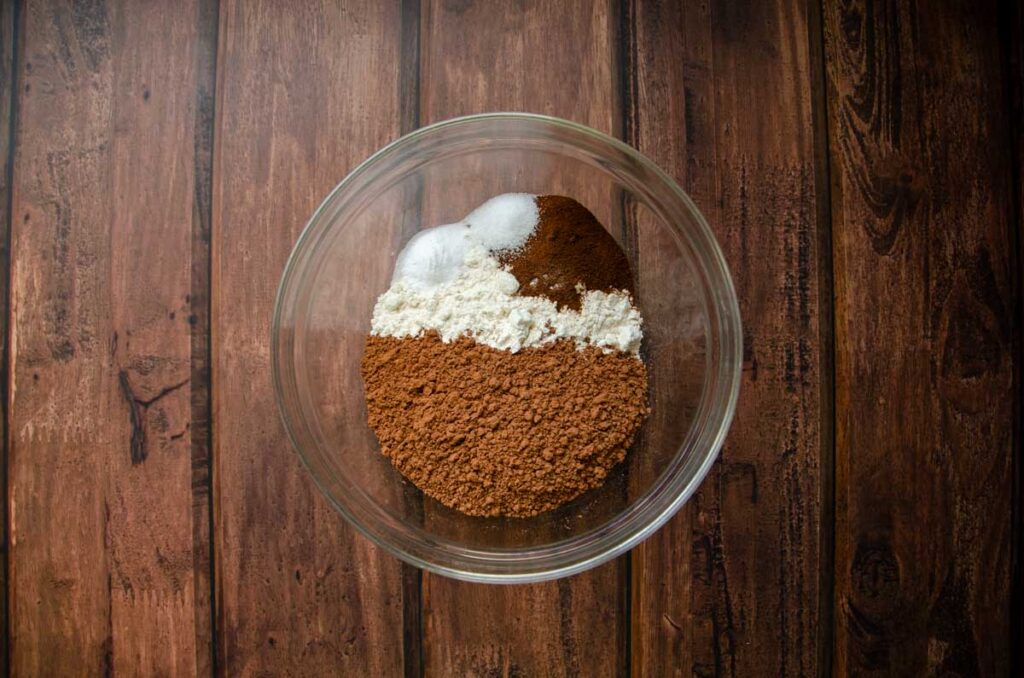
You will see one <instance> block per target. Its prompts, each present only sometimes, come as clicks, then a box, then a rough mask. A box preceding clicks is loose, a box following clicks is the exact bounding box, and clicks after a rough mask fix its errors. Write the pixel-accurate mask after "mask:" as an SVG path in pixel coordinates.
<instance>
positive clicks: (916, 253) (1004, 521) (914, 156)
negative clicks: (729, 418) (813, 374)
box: [824, 2, 1017, 675]
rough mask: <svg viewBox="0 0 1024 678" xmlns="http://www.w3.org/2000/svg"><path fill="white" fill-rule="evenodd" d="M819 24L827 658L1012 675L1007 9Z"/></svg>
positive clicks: (871, 666)
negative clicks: (826, 222)
mask: <svg viewBox="0 0 1024 678" xmlns="http://www.w3.org/2000/svg"><path fill="white" fill-rule="evenodd" d="M824 18H825V36H826V49H827V54H828V74H829V99H828V101H829V111H830V116H829V142H830V147H831V148H832V151H833V153H832V155H831V163H832V173H833V186H834V187H835V190H834V192H833V195H832V207H833V209H832V239H833V244H834V256H835V299H836V330H835V331H836V391H835V393H836V412H837V413H838V416H837V418H836V451H835V459H836V480H837V482H836V492H837V501H836V506H837V510H836V523H835V535H836V561H837V563H840V564H842V565H843V567H841V568H837V570H836V585H835V600H836V625H835V648H836V665H837V666H838V667H841V668H843V669H844V670H846V671H849V672H850V673H868V672H875V673H879V674H881V675H891V674H893V673H896V674H900V675H915V674H916V675H924V674H927V675H946V674H949V673H953V674H958V675H975V674H979V673H980V674H983V675H1006V673H1007V672H1008V671H1009V661H1010V637H1009V634H1008V633H1007V628H1008V620H1009V615H1010V610H1009V604H1010V596H1009V595H1008V591H1009V589H1010V562H1011V549H1012V543H1013V541H1012V536H1011V532H1012V528H1011V516H1012V512H1011V502H1012V489H1013V486H1012V483H1011V482H1010V481H1009V479H1010V478H1012V473H1013V447H1014V440H1013V428H1014V416H1015V414H1016V406H1015V397H1016V395H1017V386H1016V384H1015V363H1016V358H1017V355H1016V350H1015V345H1014V344H1015V340H1014V331H1015V321H1016V319H1015V314H1016V312H1017V308H1016V307H1017V291H1016V288H1015V284H1014V280H1013V275H1014V274H1013V268H1014V267H1015V266H1016V265H1017V264H1016V255H1017V252H1016V251H1015V247H1014V246H1013V240H1012V239H1011V237H1010V236H1011V233H1012V231H1013V230H1014V229H1016V228H1017V220H1016V215H1015V214H1014V197H1013V195H1014V193H1013V192H1014V190H1015V189H1014V186H1013V177H1012V171H1011V168H1012V162H1013V160H1012V154H1011V145H1010V138H1011V134H1010V121H1009V119H1008V117H1007V113H1008V112H1009V110H1010V105H1009V99H1008V86H1007V85H1008V77H1007V74H1006V71H1005V64H1004V61H1003V59H1004V53H1003V51H1002V48H1001V47H1000V40H999V25H998V17H997V8H996V7H995V3H992V2H974V3H965V4H963V5H962V6H958V7H956V8H955V9H950V10H949V11H945V12H936V11H935V8H934V6H932V5H931V4H929V3H915V2H894V3H888V4H886V5H884V6H877V7H875V6H871V5H868V4H862V3H850V4H849V5H845V6H841V7H839V6H836V7H830V8H828V10H827V11H826V12H825V15H824ZM880 304H882V305H883V307H884V309H885V312H884V313H880V312H879V305H880Z"/></svg>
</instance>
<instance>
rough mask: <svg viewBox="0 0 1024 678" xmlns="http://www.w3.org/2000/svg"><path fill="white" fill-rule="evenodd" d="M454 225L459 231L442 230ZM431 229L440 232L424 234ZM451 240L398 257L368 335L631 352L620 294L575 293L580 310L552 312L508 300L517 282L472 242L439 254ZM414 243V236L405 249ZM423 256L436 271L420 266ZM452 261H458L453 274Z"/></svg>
mask: <svg viewBox="0 0 1024 678" xmlns="http://www.w3.org/2000/svg"><path fill="white" fill-rule="evenodd" d="M474 226H476V224H474ZM455 227H459V228H462V227H461V226H457V225H453V226H446V227H442V228H444V229H453V228H455ZM435 230H440V229H431V230H430V231H424V234H426V233H430V232H431V231H435ZM454 235H457V234H453V233H452V231H451V230H449V231H445V232H442V233H440V234H439V235H438V236H437V237H436V240H434V239H432V237H430V236H427V237H426V238H425V240H426V242H427V243H429V246H425V245H424V244H423V243H422V242H421V244H420V245H418V246H416V247H417V248H421V250H422V251H421V252H420V254H421V255H424V256H423V257H422V258H421V257H420V256H419V255H415V256H407V252H406V251H403V252H402V254H401V255H400V256H399V259H398V264H396V270H395V280H394V281H393V282H392V285H391V288H390V289H388V291H387V292H385V293H384V294H382V295H381V296H380V298H379V299H378V300H377V305H376V306H375V307H374V309H373V322H372V329H371V332H372V334H375V335H379V336H391V337H415V336H419V335H421V334H423V333H424V332H426V331H428V330H435V331H437V332H438V334H440V336H441V339H442V340H444V341H446V342H448V341H452V340H454V339H457V338H459V337H460V336H463V335H470V336H472V337H473V338H474V339H476V341H478V342H480V343H482V344H486V345H488V346H491V347H493V348H497V349H503V350H507V351H512V352H517V351H519V350H521V349H523V348H526V347H529V346H539V345H542V344H546V343H550V342H552V341H555V340H556V339H574V340H576V343H577V345H578V346H580V347H583V346H586V345H588V344H590V345H594V346H599V347H601V348H603V349H605V350H608V351H610V350H617V351H625V352H629V353H632V354H634V355H638V354H639V351H640V340H641V338H642V336H643V334H642V332H641V329H640V326H641V318H640V313H639V311H637V310H636V308H635V307H634V306H633V303H632V300H631V299H630V297H629V295H628V294H626V293H623V292H612V293H605V292H599V291H590V292H586V293H585V294H584V295H583V304H582V308H581V309H580V311H573V310H570V309H563V310H561V311H560V310H558V308H557V307H556V306H555V304H554V302H552V301H550V300H548V299H546V298H544V297H525V296H516V292H517V291H518V289H519V283H518V281H516V279H515V277H514V276H513V275H512V274H511V273H509V272H508V271H505V270H504V269H502V268H501V266H500V264H499V263H498V261H497V259H495V258H494V257H492V256H490V254H489V253H488V252H487V250H485V249H484V248H483V247H481V246H480V245H479V244H477V242H476V241H475V239H472V238H471V239H463V240H461V241H460V242H458V243H457V247H455V248H454V249H456V250H459V252H458V254H456V253H455V252H454V251H452V252H449V251H448V250H446V249H445V247H444V245H445V244H446V243H447V241H448V240H449V239H450V238H452V237H453V236H454ZM417 237H418V238H419V237H420V236H417ZM456 239H457V238H456ZM414 243H416V238H414V239H413V240H412V241H410V243H409V246H407V248H406V249H407V250H408V249H409V248H410V247H413V246H414ZM460 255H461V256H460ZM431 257H433V258H434V260H436V261H437V262H438V265H437V266H433V265H430V264H423V262H429V261H431ZM456 257H459V258H461V259H462V262H461V266H459V267H458V269H457V270H453V268H452V267H451V262H452V261H453V260H454V259H455V258H456ZM413 262H416V263H415V265H414V263H413ZM421 264H422V265H421ZM400 272H401V273H400ZM410 272H411V273H412V274H411V275H410ZM421 274H422V275H421Z"/></svg>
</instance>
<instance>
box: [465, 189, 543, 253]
mask: <svg viewBox="0 0 1024 678" xmlns="http://www.w3.org/2000/svg"><path fill="white" fill-rule="evenodd" d="M463 221H465V222H466V223H468V224H469V227H470V231H471V232H472V237H473V239H474V240H476V241H477V242H478V243H480V245H481V246H482V247H483V248H484V249H485V250H488V251H491V252H500V251H502V250H515V249H519V248H520V247H522V246H523V245H524V244H525V243H526V241H527V240H528V239H529V237H530V236H531V235H532V234H533V231H534V230H535V229H536V228H537V223H538V222H539V221H540V210H539V209H538V208H537V199H536V197H535V196H533V195H530V194H529V193H505V194H504V195H498V196H495V197H493V198H491V199H490V200H488V201H487V202H485V203H484V204H483V205H480V207H477V208H476V209H475V210H473V211H472V212H470V213H469V214H468V215H467V216H466V218H465V219H463Z"/></svg>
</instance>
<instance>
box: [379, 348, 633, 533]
mask: <svg viewBox="0 0 1024 678" xmlns="http://www.w3.org/2000/svg"><path fill="white" fill-rule="evenodd" d="M362 374H363V383H364V387H365V389H366V405H367V412H368V418H369V423H370V426H371V427H372V428H373V430H374V431H375V432H376V434H377V438H378V440H379V441H380V445H381V449H382V451H383V453H384V454H385V455H387V456H388V457H389V458H390V459H391V462H392V463H393V464H394V465H395V467H396V468H398V470H399V471H401V472H402V473H403V474H404V475H405V476H406V477H407V478H409V479H410V480H411V481H412V482H413V483H415V484H416V486H417V487H419V488H420V489H421V490H423V492H425V493H426V494H427V495H429V496H431V497H433V498H434V499H436V500H438V501H440V502H441V503H442V504H445V505H446V506H449V507H451V508H454V509H457V510H459V511H462V512H464V513H468V514H470V515H476V516H497V515H506V516H520V517H525V516H533V515H536V514H538V513H541V512H544V511H547V510H550V509H552V508H555V507H557V506H559V505H561V504H564V503H565V502H567V501H569V500H571V499H573V498H574V497H576V496H578V495H579V494H581V493H583V492H584V491H586V490H588V489H591V488H593V487H597V486H598V485H601V484H602V483H603V482H604V479H605V477H606V476H607V475H608V473H609V471H610V470H611V469H612V467H614V466H615V465H616V464H618V463H619V462H620V461H622V460H623V458H624V457H625V454H626V450H627V448H629V446H630V445H631V444H632V442H633V438H634V436H635V435H636V432H637V430H638V429H639V427H640V425H641V424H642V423H643V420H644V418H645V417H646V415H647V413H648V409H647V371H646V368H645V367H644V364H643V362H642V361H640V360H638V359H637V358H636V357H634V356H631V355H627V354H623V353H604V352H602V351H601V350H600V349H597V348H586V349H583V350H577V348H576V344H575V343H574V342H571V341H558V342H554V343H552V344H548V345H545V346H541V347H535V348H528V349H525V350H523V351H520V352H518V353H511V352H509V351H501V350H497V349H493V348H490V347H488V346H485V345H482V344H478V343H476V342H474V341H473V340H472V339H470V338H462V339H459V340H457V341H454V342H451V343H447V344H446V343H444V342H442V341H441V339H440V338H439V337H438V336H437V334H435V333H431V334H427V335H425V336H422V337H418V338H403V339H396V338H393V337H379V336H370V337H367V340H366V350H365V353H364V357H363V362H362Z"/></svg>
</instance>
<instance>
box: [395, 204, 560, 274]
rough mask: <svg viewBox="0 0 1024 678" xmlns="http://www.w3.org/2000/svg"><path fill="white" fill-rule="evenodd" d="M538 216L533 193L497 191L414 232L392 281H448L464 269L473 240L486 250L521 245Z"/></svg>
mask: <svg viewBox="0 0 1024 678" xmlns="http://www.w3.org/2000/svg"><path fill="white" fill-rule="evenodd" d="M539 220H540V212H539V210H538V209H537V199H536V197H535V196H532V195H530V194H529V193H505V194H504V195H499V196H495V197H493V198H491V199H490V200H488V201H487V202H485V203H484V204H482V205H480V206H479V207H477V208H476V209H475V210H473V211H472V212H470V213H469V215H467V216H466V218H465V219H463V220H462V221H459V222H456V223H454V224H447V225H445V226H437V227H435V228H428V229H426V230H424V231H421V232H419V233H417V234H416V235H415V236H413V238H412V240H410V241H409V242H408V243H407V244H406V246H405V247H404V248H403V249H402V251H401V252H400V253H399V255H398V260H397V261H396V262H395V273H394V275H393V276H392V278H391V282H392V284H394V283H396V282H398V281H399V280H404V281H405V282H406V283H407V284H408V285H409V286H410V287H413V288H416V289H427V288H430V287H436V286H437V285H442V284H444V283H449V282H451V281H452V280H454V279H455V278H456V277H457V276H458V275H459V274H460V273H461V272H462V270H463V259H464V258H465V256H466V248H467V247H468V246H469V243H470V242H474V243H476V244H477V245H478V246H480V247H482V248H483V249H484V250H487V251H488V252H501V251H507V250H514V249H518V248H519V247H522V246H523V244H525V243H526V241H527V240H528V239H529V237H530V235H532V234H533V232H534V230H535V229H536V228H537V222H538V221H539Z"/></svg>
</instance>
